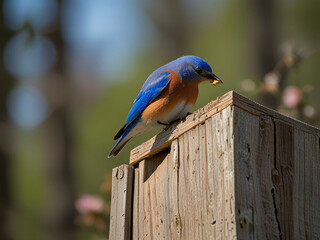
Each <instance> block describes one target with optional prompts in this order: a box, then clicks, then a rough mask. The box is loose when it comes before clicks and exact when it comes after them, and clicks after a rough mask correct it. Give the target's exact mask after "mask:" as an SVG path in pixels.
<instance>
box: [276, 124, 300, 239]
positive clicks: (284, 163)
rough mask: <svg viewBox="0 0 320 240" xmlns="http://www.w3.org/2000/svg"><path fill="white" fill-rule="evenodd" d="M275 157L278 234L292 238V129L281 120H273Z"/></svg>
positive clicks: (293, 167) (293, 166)
mask: <svg viewBox="0 0 320 240" xmlns="http://www.w3.org/2000/svg"><path fill="white" fill-rule="evenodd" d="M275 133H276V134H275V141H276V144H275V146H276V149H275V151H276V159H275V169H274V172H277V174H276V175H278V176H279V178H278V179H277V180H276V181H275V182H274V184H275V203H276V209H277V218H278V220H279V225H280V231H281V232H280V234H281V237H282V238H283V239H293V238H294V233H293V220H294V219H293V203H294V196H293V184H294V182H293V173H294V169H295V168H296V166H295V165H294V129H293V127H292V126H290V125H288V124H287V123H284V122H282V121H278V120H276V121H275Z"/></svg>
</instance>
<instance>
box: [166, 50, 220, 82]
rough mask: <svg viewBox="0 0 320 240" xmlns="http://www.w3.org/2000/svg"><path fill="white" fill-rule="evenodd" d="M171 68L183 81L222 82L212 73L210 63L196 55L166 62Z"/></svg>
mask: <svg viewBox="0 0 320 240" xmlns="http://www.w3.org/2000/svg"><path fill="white" fill-rule="evenodd" d="M168 65H169V66H170V68H171V69H172V70H175V71H177V72H178V73H179V74H180V76H181V77H182V79H183V80H184V81H199V82H202V81H206V80H207V81H211V82H212V84H214V85H216V84H218V83H222V81H221V79H219V78H218V77H217V76H216V75H214V74H213V73H212V69H211V67H210V65H209V64H208V63H207V62H206V61H204V60H203V59H201V58H199V57H197V56H183V57H180V58H178V59H176V60H174V61H172V62H170V63H169V64H168Z"/></svg>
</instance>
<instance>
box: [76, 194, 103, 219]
mask: <svg viewBox="0 0 320 240" xmlns="http://www.w3.org/2000/svg"><path fill="white" fill-rule="evenodd" d="M75 206H76V209H77V210H78V211H79V212H80V213H82V214H86V213H88V212H102V211H103V208H104V202H103V200H102V199H101V198H100V197H97V196H92V195H88V194H85V195H82V196H81V197H80V198H78V199H77V201H76V203H75Z"/></svg>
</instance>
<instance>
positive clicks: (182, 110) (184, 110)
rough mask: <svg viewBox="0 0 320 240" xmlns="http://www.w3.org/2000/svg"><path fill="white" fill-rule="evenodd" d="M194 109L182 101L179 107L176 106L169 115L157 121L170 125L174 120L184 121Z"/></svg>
mask: <svg viewBox="0 0 320 240" xmlns="http://www.w3.org/2000/svg"><path fill="white" fill-rule="evenodd" d="M192 108H193V105H191V104H186V102H185V101H182V102H180V103H179V104H178V105H176V106H175V107H174V108H173V109H172V110H171V111H170V112H169V113H167V114H164V115H163V116H161V117H159V119H157V121H160V122H162V123H166V124H169V123H171V122H173V121H174V120H177V119H182V118H184V117H186V116H187V114H188V113H189V112H191V111H192Z"/></svg>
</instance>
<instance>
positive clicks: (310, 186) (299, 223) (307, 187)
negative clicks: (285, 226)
mask: <svg viewBox="0 0 320 240" xmlns="http://www.w3.org/2000/svg"><path fill="white" fill-rule="evenodd" d="M319 147H320V146H319V137H317V136H314V135H313V134H310V133H307V132H304V131H301V130H298V129H295V130H294V166H295V169H294V172H293V176H292V178H293V182H294V186H293V221H294V223H293V234H294V237H295V239H320V204H319V200H320V194H319V193H320V184H319V182H320V154H319Z"/></svg>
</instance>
